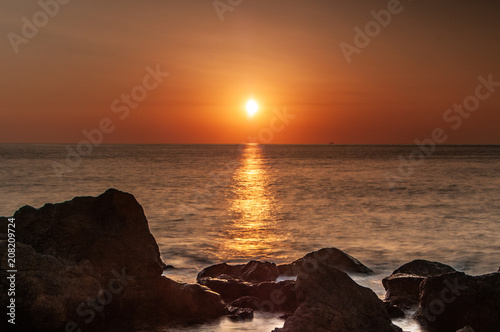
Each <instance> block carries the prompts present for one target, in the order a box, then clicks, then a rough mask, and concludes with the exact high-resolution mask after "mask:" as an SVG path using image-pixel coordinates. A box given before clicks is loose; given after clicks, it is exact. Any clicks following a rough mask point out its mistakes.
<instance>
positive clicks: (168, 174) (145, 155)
mask: <svg viewBox="0 0 500 332" xmlns="http://www.w3.org/2000/svg"><path fill="white" fill-rule="evenodd" d="M68 147H71V148H75V146H74V145H54V144H51V145H27V144H0V163H1V166H2V167H1V168H0V183H1V187H2V200H1V201H0V215H3V216H10V215H12V214H13V213H14V211H15V210H16V209H17V208H19V207H21V206H23V205H26V204H28V205H32V206H34V207H40V206H42V205H43V204H44V203H46V202H60V201H65V200H69V199H71V198H73V197H74V196H83V195H93V196H94V195H99V194H100V193H102V192H104V191H105V190H106V189H108V188H110V187H113V188H116V189H119V190H123V191H126V192H130V193H132V194H134V195H135V197H136V198H137V200H138V201H139V202H140V203H141V204H142V206H143V207H144V210H145V213H146V216H147V218H148V220H149V224H150V228H151V232H152V233H153V235H154V236H155V238H156V240H157V242H158V244H159V247H160V251H161V254H162V257H163V260H164V261H165V262H166V263H167V264H171V265H174V266H175V267H176V269H175V270H172V271H170V272H168V276H169V277H171V278H173V279H176V280H179V281H186V282H194V281H195V276H196V274H197V272H199V271H200V270H201V269H202V268H203V267H206V266H208V265H211V264H215V263H219V262H223V261H224V262H233V263H236V262H246V261H248V260H250V259H265V260H271V261H274V262H276V263H283V262H290V261H293V260H295V259H297V258H299V257H301V256H303V255H304V254H306V253H308V252H311V251H314V250H317V249H319V248H323V247H330V246H333V247H337V248H339V249H341V250H344V251H345V252H347V253H349V254H351V255H353V256H354V257H356V258H358V259H359V260H361V261H362V262H363V263H364V264H365V265H367V266H369V267H370V268H372V269H373V270H375V271H376V275H375V276H371V277H368V278H356V280H357V281H358V282H359V283H361V284H363V285H366V286H369V287H371V288H372V289H373V290H374V291H375V292H376V293H377V294H379V295H380V296H383V294H384V292H383V288H382V286H381V283H380V280H381V279H382V278H383V277H384V276H387V275H389V274H390V273H391V272H392V270H394V269H395V268H397V267H398V266H400V265H402V264H404V263H406V262H409V261H411V260H413V259H417V258H422V259H429V260H435V261H440V262H443V263H446V264H449V265H452V266H453V267H455V268H456V269H459V270H461V271H465V272H467V273H469V274H483V273H490V272H493V271H496V270H497V269H498V266H499V265H500V203H499V202H500V147H498V146H496V147H495V146H489V147H486V146H482V147H478V146H446V147H438V148H437V149H436V151H435V152H434V153H433V154H432V155H431V156H428V157H427V158H425V160H423V162H422V163H421V164H420V165H418V166H417V167H414V168H413V169H412V170H411V174H409V176H406V177H402V178H401V180H404V182H398V183H396V185H395V186H394V187H393V188H391V186H390V183H389V182H388V181H387V176H386V174H387V173H388V172H390V173H392V174H395V175H398V168H399V167H400V160H399V157H404V158H408V156H409V155H410V154H411V152H412V151H413V150H414V148H415V147H412V146H335V145H317V146H313V145H266V146H263V145H245V146H237V145H101V146H100V147H98V148H96V149H94V150H93V151H92V153H91V154H90V155H88V156H86V157H84V158H82V159H81V160H80V163H79V164H78V165H76V166H74V167H71V168H67V169H66V170H71V172H67V173H64V174H63V176H62V179H60V178H58V177H57V176H56V172H55V171H54V169H53V163H54V162H57V163H60V164H61V165H67V164H66V157H67V153H68V152H67V148H68ZM71 161H73V162H75V161H76V159H75V158H73V159H72V160H71ZM403 170H405V171H406V170H407V169H403ZM282 323H283V321H281V320H279V319H277V318H276V317H268V316H265V317H261V316H258V317H257V318H256V319H254V321H253V322H249V323H232V322H229V321H227V320H224V319H223V320H221V321H218V322H215V323H213V324H210V325H205V326H200V327H190V328H187V329H183V331H221V332H222V331H224V332H226V331H245V330H247V331H270V330H271V329H272V328H273V327H276V326H280V325H282ZM398 323H399V324H400V326H401V327H404V328H405V329H406V330H411V331H418V329H417V328H416V327H414V326H413V325H412V324H413V323H412V322H411V321H409V320H406V321H404V322H398Z"/></svg>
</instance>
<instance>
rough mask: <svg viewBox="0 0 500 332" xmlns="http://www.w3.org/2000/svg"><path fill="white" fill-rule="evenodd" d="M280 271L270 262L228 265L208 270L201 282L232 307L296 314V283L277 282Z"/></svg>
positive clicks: (200, 277)
mask: <svg viewBox="0 0 500 332" xmlns="http://www.w3.org/2000/svg"><path fill="white" fill-rule="evenodd" d="M277 277H278V268H277V266H276V264H274V263H270V262H259V261H250V262H249V263H247V264H244V265H228V264H226V263H222V264H217V265H213V266H210V267H207V268H205V269H204V270H203V271H201V272H200V273H199V274H198V277H197V279H198V283H200V284H202V285H205V286H207V287H208V288H210V289H211V290H213V291H214V292H217V293H219V294H220V295H221V297H222V299H223V300H224V301H226V302H232V303H231V305H232V306H236V307H241V308H252V309H256V310H260V311H273V312H274V311H279V312H293V311H294V310H295V309H296V308H297V301H296V298H295V291H294V287H295V281H293V280H285V281H280V282H276V281H275V280H276V278H277Z"/></svg>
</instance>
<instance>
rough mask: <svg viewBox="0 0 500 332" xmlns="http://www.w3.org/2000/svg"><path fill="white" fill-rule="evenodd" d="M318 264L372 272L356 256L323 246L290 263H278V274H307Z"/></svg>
mask: <svg viewBox="0 0 500 332" xmlns="http://www.w3.org/2000/svg"><path fill="white" fill-rule="evenodd" d="M318 266H329V267H334V268H337V269H339V270H341V271H344V272H347V273H362V274H369V273H373V271H372V270H370V269H369V268H368V267H366V266H365V265H363V264H362V263H361V262H360V261H358V260H357V259H356V258H354V257H352V256H350V255H348V254H346V253H345V252H343V251H342V250H339V249H337V248H323V249H320V250H318V251H314V252H311V253H308V254H307V255H305V256H304V257H302V258H299V259H297V260H296V261H294V262H293V263H291V264H283V265H279V266H278V269H279V274H280V275H284V276H297V275H304V274H308V273H309V272H310V271H313V270H315V269H316V268H317V267H318Z"/></svg>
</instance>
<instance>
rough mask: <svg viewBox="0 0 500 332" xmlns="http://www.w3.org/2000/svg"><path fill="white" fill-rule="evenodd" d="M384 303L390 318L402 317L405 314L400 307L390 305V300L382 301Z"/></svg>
mask: <svg viewBox="0 0 500 332" xmlns="http://www.w3.org/2000/svg"><path fill="white" fill-rule="evenodd" d="M384 305H385V309H386V310H387V312H388V313H389V316H391V318H404V317H405V316H406V315H405V313H404V311H403V310H401V308H399V307H396V306H395V305H392V304H391V303H390V302H387V301H384Z"/></svg>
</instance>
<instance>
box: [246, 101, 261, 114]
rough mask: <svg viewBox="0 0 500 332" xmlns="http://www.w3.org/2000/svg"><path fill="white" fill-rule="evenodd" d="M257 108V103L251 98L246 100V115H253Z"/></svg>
mask: <svg viewBox="0 0 500 332" xmlns="http://www.w3.org/2000/svg"><path fill="white" fill-rule="evenodd" d="M258 110H259V104H257V102H256V101H255V100H253V99H250V100H249V101H248V102H247V115H248V116H249V117H253V116H254V115H255V114H256V113H257V111H258Z"/></svg>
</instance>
